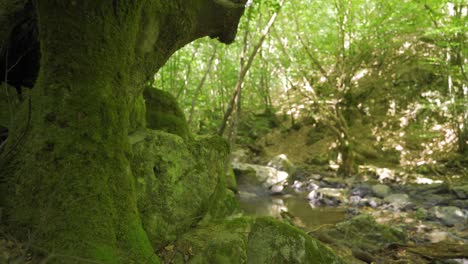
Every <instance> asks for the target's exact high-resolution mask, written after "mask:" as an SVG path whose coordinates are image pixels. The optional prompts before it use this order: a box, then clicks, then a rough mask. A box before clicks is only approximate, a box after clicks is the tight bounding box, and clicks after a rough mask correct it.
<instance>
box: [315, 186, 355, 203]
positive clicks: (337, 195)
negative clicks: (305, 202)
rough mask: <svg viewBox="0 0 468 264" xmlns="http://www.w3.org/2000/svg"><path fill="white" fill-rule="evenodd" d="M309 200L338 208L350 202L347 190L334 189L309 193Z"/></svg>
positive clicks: (322, 189)
mask: <svg viewBox="0 0 468 264" xmlns="http://www.w3.org/2000/svg"><path fill="white" fill-rule="evenodd" d="M307 198H308V199H309V200H310V201H311V202H312V203H314V204H318V203H320V204H324V205H328V206H336V205H338V204H344V203H347V202H348V199H347V198H346V194H345V190H343V189H334V188H320V189H318V190H315V191H312V192H310V193H309V195H308V196H307Z"/></svg>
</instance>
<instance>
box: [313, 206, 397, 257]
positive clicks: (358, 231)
mask: <svg viewBox="0 0 468 264" xmlns="http://www.w3.org/2000/svg"><path fill="white" fill-rule="evenodd" d="M312 235H313V236H315V237H317V238H318V239H320V240H321V241H323V242H325V243H327V244H329V245H330V246H331V247H332V248H333V249H334V250H335V252H337V253H339V254H340V255H341V256H343V257H344V258H345V259H347V261H348V262H349V263H352V261H353V260H354V259H355V257H357V258H361V257H362V255H374V254H376V253H378V252H379V250H381V249H382V248H384V247H386V246H387V245H389V244H393V243H396V244H405V243H406V235H405V233H403V232H402V231H400V230H398V229H395V228H392V227H388V226H384V225H381V224H378V223H377V222H376V221H375V219H374V218H373V217H372V216H370V215H365V214H363V215H358V216H355V217H353V218H351V219H350V220H348V221H345V222H342V223H339V224H337V225H336V226H335V227H333V228H330V229H328V230H323V231H317V232H314V233H313V234H312ZM374 261H376V260H374ZM376 262H377V263H384V262H379V261H376Z"/></svg>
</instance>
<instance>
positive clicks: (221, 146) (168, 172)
mask: <svg viewBox="0 0 468 264" xmlns="http://www.w3.org/2000/svg"><path fill="white" fill-rule="evenodd" d="M130 142H131V143H133V150H134V151H133V153H134V155H133V157H132V171H133V172H134V175H137V176H136V178H135V182H136V188H137V194H138V197H137V198H138V208H139V211H140V214H141V217H142V222H143V226H144V228H145V230H146V232H147V233H148V235H149V237H150V240H151V241H152V243H153V245H154V246H155V247H156V248H159V247H161V246H162V245H164V244H166V243H168V242H170V241H174V240H176V239H177V237H179V236H180V235H182V234H183V233H185V232H187V231H188V230H190V228H191V227H192V226H194V225H196V224H197V223H198V222H200V221H201V220H202V219H203V218H206V217H207V215H209V217H208V218H209V219H219V218H223V217H225V216H226V215H229V214H232V213H233V212H235V211H236V210H237V208H238V205H237V200H236V199H235V197H234V195H233V193H232V192H230V191H229V190H228V189H227V186H226V179H225V177H224V162H225V160H226V156H227V152H228V146H227V143H226V142H225V140H223V139H222V138H218V137H214V138H197V139H188V140H187V141H183V140H182V139H181V138H180V137H179V136H176V135H173V134H169V133H165V132H162V131H153V130H149V129H148V130H144V131H139V132H136V133H133V134H132V135H131V136H130ZM156 197H157V198H156Z"/></svg>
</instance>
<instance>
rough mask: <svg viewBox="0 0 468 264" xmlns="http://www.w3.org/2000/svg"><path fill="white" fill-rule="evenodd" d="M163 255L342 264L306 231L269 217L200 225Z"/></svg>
mask: <svg viewBox="0 0 468 264" xmlns="http://www.w3.org/2000/svg"><path fill="white" fill-rule="evenodd" d="M160 255H161V256H162V258H163V259H164V261H165V262H166V263H223V264H224V263H232V264H234V263H236V264H237V263H252V264H270V263H317V264H321V263H323V264H325V263H326V264H332V263H343V262H342V260H341V259H340V258H339V257H337V256H336V255H335V254H334V253H333V252H332V251H331V250H330V249H329V248H328V247H326V246H324V245H323V244H322V243H320V242H318V241H317V240H315V239H314V238H312V237H310V236H309V235H307V234H305V233H304V232H303V231H301V230H299V229H297V228H295V227H293V226H291V225H288V224H285V223H283V222H279V221H278V220H275V219H273V218H269V217H265V218H257V219H254V218H249V217H233V218H231V219H227V220H225V221H223V222H220V223H217V224H213V223H212V224H209V225H205V226H200V227H199V228H197V229H195V230H193V231H192V232H189V233H187V234H185V235H184V236H183V237H181V239H179V240H178V241H177V242H176V243H174V244H171V245H169V246H167V247H166V248H165V249H164V250H162V252H161V254H160Z"/></svg>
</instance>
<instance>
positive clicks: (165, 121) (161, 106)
mask: <svg viewBox="0 0 468 264" xmlns="http://www.w3.org/2000/svg"><path fill="white" fill-rule="evenodd" d="M143 96H144V98H145V103H146V126H147V127H148V128H151V129H154V130H162V131H164V132H167V133H171V134H176V135H178V136H180V137H181V138H183V139H184V140H186V139H188V138H189V137H190V132H189V127H188V124H187V119H186V118H185V115H184V112H183V111H182V110H181V109H180V107H179V105H178V104H177V100H176V99H175V98H174V96H172V95H171V94H170V93H168V92H165V91H163V90H160V89H155V88H150V87H147V88H146V89H145V91H144V93H143Z"/></svg>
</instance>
